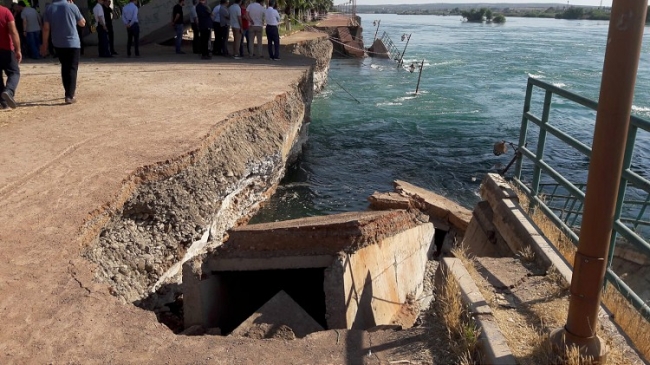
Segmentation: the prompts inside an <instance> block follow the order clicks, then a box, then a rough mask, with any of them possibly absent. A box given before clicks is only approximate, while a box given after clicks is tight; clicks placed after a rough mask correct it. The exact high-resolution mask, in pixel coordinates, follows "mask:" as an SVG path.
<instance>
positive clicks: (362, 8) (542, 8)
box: [357, 3, 611, 20]
mask: <svg viewBox="0 0 650 365" xmlns="http://www.w3.org/2000/svg"><path fill="white" fill-rule="evenodd" d="M481 8H485V9H489V10H490V11H491V12H492V13H493V14H494V15H503V16H505V17H522V18H548V19H575V20H609V19H610V15H611V7H598V6H588V5H585V6H567V5H565V4H558V3H546V4H545V3H539V4H504V3H501V4H484V3H483V4H481V3H475V4H469V3H468V4H440V3H438V4H399V5H358V6H357V13H363V14H396V15H441V16H456V15H457V16H462V12H463V11H467V10H470V9H481Z"/></svg>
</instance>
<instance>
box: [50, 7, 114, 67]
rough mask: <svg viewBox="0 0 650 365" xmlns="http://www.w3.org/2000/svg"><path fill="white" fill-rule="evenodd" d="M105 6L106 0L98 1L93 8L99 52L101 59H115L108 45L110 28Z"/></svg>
mask: <svg viewBox="0 0 650 365" xmlns="http://www.w3.org/2000/svg"><path fill="white" fill-rule="evenodd" d="M103 4H104V0H97V5H95V7H94V8H93V16H94V17H95V25H96V27H97V50H98V53H99V57H113V56H112V55H111V50H110V47H109V45H108V26H107V25H106V16H105V15H104V7H103V6H102V5H103ZM54 47H56V45H55V46H54Z"/></svg>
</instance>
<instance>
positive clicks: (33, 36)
mask: <svg viewBox="0 0 650 365" xmlns="http://www.w3.org/2000/svg"><path fill="white" fill-rule="evenodd" d="M18 7H19V8H20V18H21V19H20V22H22V24H23V35H24V36H25V41H26V43H27V50H28V53H29V57H30V58H33V59H39V58H41V55H40V53H39V51H38V48H39V47H40V46H41V17H40V16H39V15H38V12H37V11H36V9H34V8H30V7H28V6H27V4H25V2H24V1H22V0H21V1H19V2H18Z"/></svg>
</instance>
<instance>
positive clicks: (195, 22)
mask: <svg viewBox="0 0 650 365" xmlns="http://www.w3.org/2000/svg"><path fill="white" fill-rule="evenodd" d="M190 26H191V27H192V53H194V54H199V53H201V39H200V36H199V16H198V15H196V0H192V8H190ZM215 39H216V37H215Z"/></svg>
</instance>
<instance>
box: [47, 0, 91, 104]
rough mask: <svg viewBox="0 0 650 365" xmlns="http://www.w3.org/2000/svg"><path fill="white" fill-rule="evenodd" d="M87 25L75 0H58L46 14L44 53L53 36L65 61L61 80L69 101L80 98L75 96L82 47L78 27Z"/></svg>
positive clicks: (62, 60) (53, 41) (62, 64)
mask: <svg viewBox="0 0 650 365" xmlns="http://www.w3.org/2000/svg"><path fill="white" fill-rule="evenodd" d="M85 25H86V20H85V19H84V17H83V16H82V15H81V12H80V11H79V8H78V7H77V5H75V4H74V3H73V2H72V1H70V2H68V1H66V0H54V1H53V2H52V4H51V5H50V6H49V7H48V8H47V10H46V11H45V15H44V16H43V44H42V45H41V54H42V55H46V54H47V42H48V39H49V38H50V35H51V36H52V44H53V45H54V48H55V50H56V54H57V56H58V57H59V61H60V62H61V79H62V81H63V89H64V90H65V102H66V104H72V103H74V102H76V100H77V99H76V98H75V95H76V91H77V69H78V68H79V57H80V47H81V41H80V39H79V33H78V32H77V26H79V27H84V26H85Z"/></svg>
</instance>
